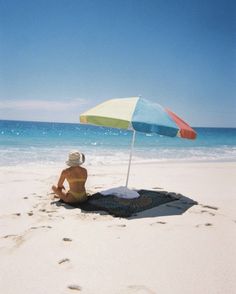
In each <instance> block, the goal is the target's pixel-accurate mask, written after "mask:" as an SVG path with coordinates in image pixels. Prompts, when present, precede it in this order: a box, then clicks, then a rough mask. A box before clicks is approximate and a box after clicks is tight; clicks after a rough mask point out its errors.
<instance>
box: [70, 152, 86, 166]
mask: <svg viewBox="0 0 236 294" xmlns="http://www.w3.org/2000/svg"><path fill="white" fill-rule="evenodd" d="M84 161H85V156H84V154H83V153H80V152H79V151H71V152H70V153H69V157H68V160H67V161H66V164H67V165H69V166H78V165H81V164H83V163H84Z"/></svg>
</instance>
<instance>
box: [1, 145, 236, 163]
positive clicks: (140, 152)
mask: <svg viewBox="0 0 236 294" xmlns="http://www.w3.org/2000/svg"><path fill="white" fill-rule="evenodd" d="M72 149H75V146H61V147H60V146H57V147H53V148H49V147H48V148H38V147H28V148H26V147H24V148H21V147H14V148H4V149H3V148H1V149H0V166H7V165H19V164H22V163H23V164H25V163H42V164H43V163H45V164H46V163H47V164H56V163H61V164H63V163H64V162H65V160H66V158H67V155H68V152H69V151H70V150H72ZM78 149H79V150H81V151H82V152H83V153H85V155H86V164H87V165H88V166H93V165H116V164H127V163H128V161H129V155H130V150H129V149H114V148H113V149H108V148H106V149H104V148H101V147H100V148H98V147H97V146H92V147H90V148H87V147H86V148H85V147H84V148H83V147H82V146H78ZM132 161H133V162H137V163H141V162H142V163H145V162H154V161H155V162H165V161H236V148H235V147H228V146H223V147H214V148H212V147H211V148H210V147H194V148H150V149H149V148H142V149H141V148H137V149H136V148H134V150H133V159H132Z"/></svg>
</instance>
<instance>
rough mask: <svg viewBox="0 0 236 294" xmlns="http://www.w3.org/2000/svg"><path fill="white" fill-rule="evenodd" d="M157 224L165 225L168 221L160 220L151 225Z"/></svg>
mask: <svg viewBox="0 0 236 294" xmlns="http://www.w3.org/2000/svg"><path fill="white" fill-rule="evenodd" d="M156 224H161V225H165V224H166V222H163V221H158V222H155V223H151V224H150V226H153V225H156Z"/></svg>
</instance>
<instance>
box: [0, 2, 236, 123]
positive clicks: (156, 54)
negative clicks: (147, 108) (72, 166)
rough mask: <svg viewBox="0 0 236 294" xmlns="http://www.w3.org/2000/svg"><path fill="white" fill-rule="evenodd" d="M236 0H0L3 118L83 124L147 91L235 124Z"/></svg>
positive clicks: (194, 116) (174, 105) (203, 118)
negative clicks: (96, 110) (87, 116)
mask: <svg viewBox="0 0 236 294" xmlns="http://www.w3.org/2000/svg"><path fill="white" fill-rule="evenodd" d="M235 3H236V2H235V1H229V0H221V1H219V0H192V1H191V0H175V1H174V0H136V1H134V0H132V1H131V0H116V1H115V0H107V1H105V0H104V1H103V0H64V1H62V0H55V1H53V0H34V1H32V0H29V1H25V0H21V1H17V0H14V1H13V0H5V1H3V0H0V119H20V120H39V121H61V122H78V120H79V114H80V113H81V112H83V111H85V110H87V109H88V108H90V107H92V106H94V105H96V104H97V103H99V102H102V101H104V100H106V99H109V98H116V97H129V96H137V95H142V97H143V98H147V99H150V100H152V101H156V102H158V103H160V104H161V105H163V106H165V107H168V108H170V109H172V110H173V111H174V112H176V113H177V114H178V115H179V116H181V117H182V118H183V119H185V120H186V121H187V122H189V123H190V124H191V125H192V126H212V127H213V126H222V127H224V126H225V127H236V119H235V117H236V115H235V113H236V97H235V96H236V95H235V94H236V49H235V48H236V44H235V40H236V38H235V34H236V24H235V22H236V4H235Z"/></svg>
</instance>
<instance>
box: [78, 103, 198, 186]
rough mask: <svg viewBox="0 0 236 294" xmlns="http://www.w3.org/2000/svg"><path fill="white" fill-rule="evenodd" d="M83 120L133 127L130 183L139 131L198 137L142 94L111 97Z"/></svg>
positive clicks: (171, 113)
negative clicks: (133, 154)
mask: <svg viewBox="0 0 236 294" xmlns="http://www.w3.org/2000/svg"><path fill="white" fill-rule="evenodd" d="M80 122H81V123H83V124H92V125H97V126H105V127H112V128H120V129H126V130H133V131H134V132H133V140H132V147H131V153H130V161H129V168H128V175H127V180H126V186H127V185H128V178H129V170H130V163H131V158H132V150H133V145H134V140H135V131H138V132H143V133H157V134H159V135H164V136H169V137H176V136H178V137H180V138H186V139H195V138H196V132H195V131H194V130H193V129H192V128H191V127H190V126H189V125H188V124H187V123H186V122H184V121H183V120H182V119H181V118H180V117H178V116H177V115H176V114H175V113H174V112H172V111H171V110H169V109H166V108H164V107H162V106H161V105H159V104H157V103H154V102H151V101H149V100H147V99H143V98H141V97H130V98H117V99H110V100H107V101H105V102H103V103H101V104H98V105H97V106H95V107H94V108H91V109H89V110H88V111H86V112H84V113H82V114H81V115H80Z"/></svg>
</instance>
